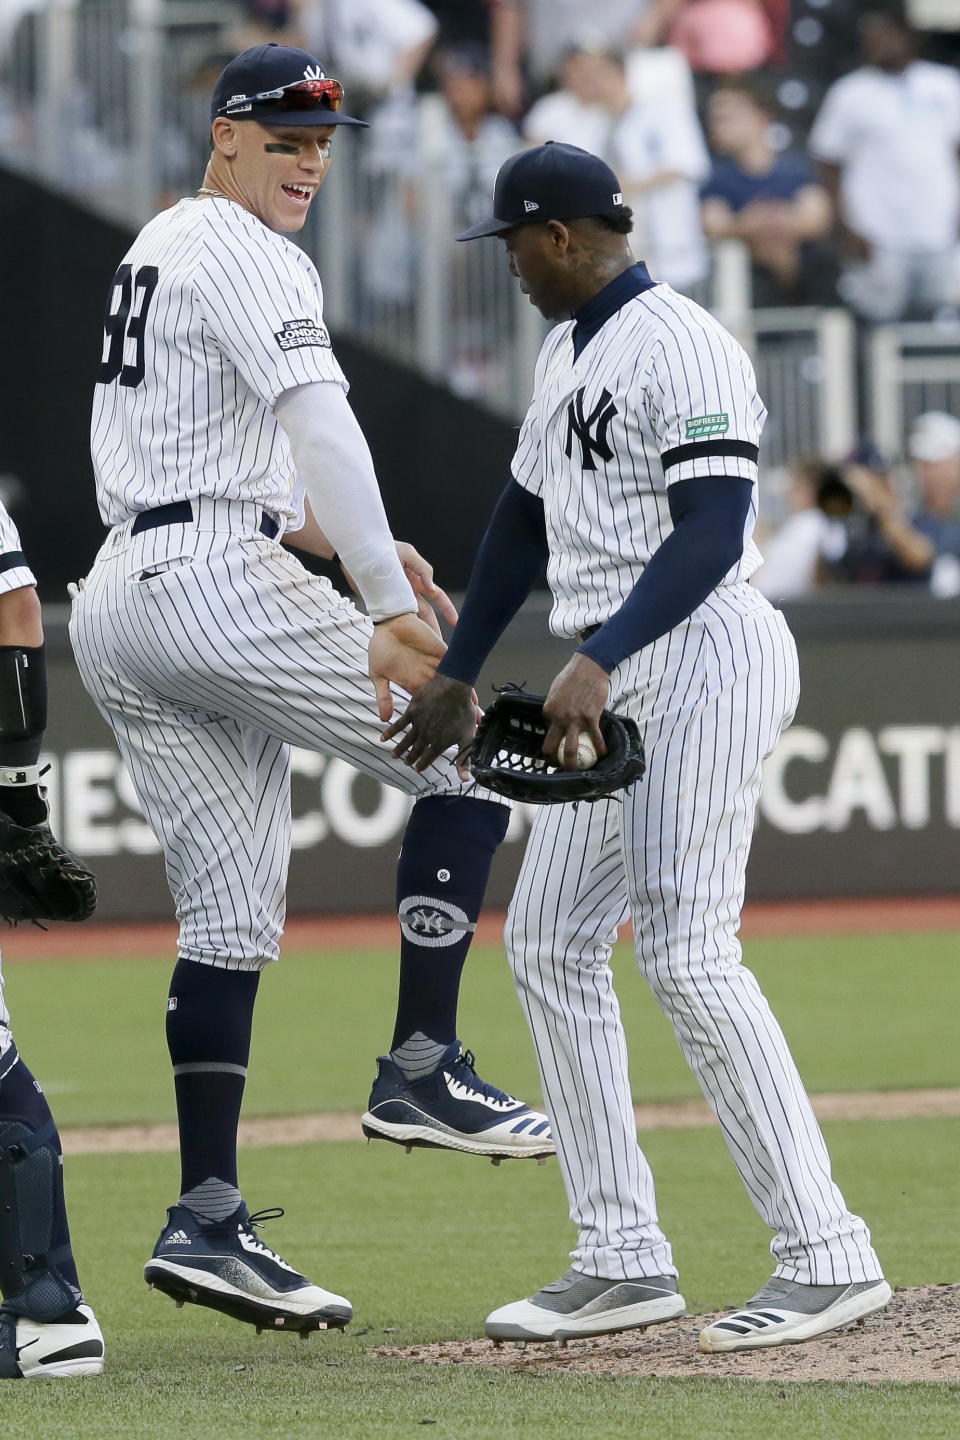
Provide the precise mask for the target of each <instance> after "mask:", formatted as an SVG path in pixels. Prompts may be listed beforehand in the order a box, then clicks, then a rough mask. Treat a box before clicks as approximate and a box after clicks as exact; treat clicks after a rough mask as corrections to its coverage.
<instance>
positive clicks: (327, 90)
mask: <svg viewBox="0 0 960 1440" xmlns="http://www.w3.org/2000/svg"><path fill="white" fill-rule="evenodd" d="M262 104H270V105H272V106H273V107H275V108H276V109H277V110H278V111H279V112H281V113H282V112H283V111H285V110H339V109H340V107H341V105H342V104H343V86H342V85H341V84H340V81H339V80H296V81H294V83H293V84H292V85H282V86H280V87H279V88H278V89H276V90H261V91H260V93H259V95H246V96H244V98H243V99H242V100H240V99H237V100H231V101H229V102H228V104H226V105H223V106H221V108H220V111H219V112H218V113H219V114H221V115H229V114H231V112H233V111H240V110H246V109H247V108H248V107H249V106H250V105H262Z"/></svg>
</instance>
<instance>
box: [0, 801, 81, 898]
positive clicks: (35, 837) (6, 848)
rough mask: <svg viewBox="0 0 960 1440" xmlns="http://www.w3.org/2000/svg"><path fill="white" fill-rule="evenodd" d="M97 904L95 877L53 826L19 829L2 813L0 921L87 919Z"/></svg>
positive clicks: (34, 826)
mask: <svg viewBox="0 0 960 1440" xmlns="http://www.w3.org/2000/svg"><path fill="white" fill-rule="evenodd" d="M96 903H97V882H96V879H95V878H94V876H93V875H91V873H90V871H89V870H88V869H87V868H86V866H85V865H83V864H82V862H81V861H79V860H78V859H77V857H76V855H71V853H70V851H69V850H66V849H65V848H64V847H63V846H62V845H61V844H60V842H59V840H57V839H56V838H55V836H54V834H53V831H52V830H51V829H50V827H49V825H17V824H16V823H15V822H14V821H13V820H11V819H10V817H9V815H6V814H4V812H3V811H2V810H0V917H2V918H3V919H4V920H9V921H11V923H12V924H14V925H16V924H19V922H20V921H21V920H33V921H35V922H37V923H38V924H39V923H40V922H41V921H44V920H87V919H89V917H90V916H91V915H92V914H93V912H94V908H95V906H96Z"/></svg>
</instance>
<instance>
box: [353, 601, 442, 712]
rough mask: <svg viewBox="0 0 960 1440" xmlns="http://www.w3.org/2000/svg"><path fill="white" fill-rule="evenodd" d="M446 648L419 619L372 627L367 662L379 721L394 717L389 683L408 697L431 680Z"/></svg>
mask: <svg viewBox="0 0 960 1440" xmlns="http://www.w3.org/2000/svg"><path fill="white" fill-rule="evenodd" d="M446 648H447V647H446V645H444V643H443V641H442V640H441V639H440V636H439V635H438V634H436V632H435V631H434V630H432V629H431V627H430V626H429V625H425V624H424V622H423V621H422V620H421V619H420V617H419V616H418V615H409V614H407V615H394V616H393V618H392V619H391V620H381V621H380V623H379V624H378V625H376V626H375V627H374V631H373V635H372V636H371V637H370V649H369V651H368V660H369V667H370V678H371V680H372V681H373V687H374V689H375V690H376V692H377V709H378V710H379V711H380V719H381V720H389V719H390V717H391V716H392V715H393V696H392V695H391V694H390V685H391V683H392V684H394V685H399V686H400V687H401V688H402V689H404V690H409V691H410V692H411V694H412V693H413V692H414V691H416V690H419V689H420V687H421V686H423V685H426V683H427V681H428V680H430V679H432V678H433V672H434V671H435V670H436V668H437V666H438V665H439V664H440V661H441V660H442V659H443V655H444V652H445V651H446Z"/></svg>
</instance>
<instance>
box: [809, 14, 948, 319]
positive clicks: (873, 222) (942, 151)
mask: <svg viewBox="0 0 960 1440" xmlns="http://www.w3.org/2000/svg"><path fill="white" fill-rule="evenodd" d="M860 34H861V41H862V45H863V52H864V56H865V58H866V60H867V64H866V65H864V66H862V67H861V68H860V69H858V70H854V71H853V72H852V73H851V74H850V75H845V76H844V77H843V78H842V79H840V80H838V81H836V83H835V84H834V85H832V86H831V87H830V89H829V90H828V91H827V95H826V97H825V99H824V102H823V106H822V107H821V110H820V113H819V115H818V116H817V118H816V121H815V122H814V126H813V129H812V131H811V133H810V142H809V143H810V151H811V154H812V155H813V156H814V157H815V158H816V159H818V160H819V161H821V162H822V174H823V179H824V183H825V184H826V185H827V187H828V188H829V189H830V190H831V191H832V192H833V193H834V194H835V195H838V196H839V213H840V217H841V221H842V239H843V242H844V248H845V249H846V252H847V255H848V257H849V259H850V260H851V262H852V263H851V264H850V265H849V268H848V269H847V271H846V273H845V274H844V276H843V277H842V279H841V291H842V294H843V297H844V299H846V300H847V301H848V303H849V304H850V305H852V306H853V308H854V309H855V310H857V311H858V313H859V314H860V315H862V316H863V317H864V318H865V319H868V320H874V321H890V320H899V319H902V318H904V317H911V318H912V317H929V316H931V315H934V314H936V313H937V312H938V311H943V310H946V309H950V308H953V307H955V306H956V303H957V300H958V269H957V240H958V219H960V164H958V156H957V147H958V145H960V75H958V73H957V71H956V70H954V69H953V68H952V67H951V66H948V65H935V64H932V63H930V62H928V61H925V60H918V59H917V58H916V45H915V39H914V36H913V33H912V31H911V30H910V28H909V26H907V25H906V24H905V22H904V21H902V20H900V19H898V18H897V17H896V16H894V15H891V14H889V13H887V12H885V11H880V10H871V11H868V12H867V13H866V14H865V15H864V16H863V17H862V19H861V22H860Z"/></svg>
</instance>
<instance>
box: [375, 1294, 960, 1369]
mask: <svg viewBox="0 0 960 1440" xmlns="http://www.w3.org/2000/svg"><path fill="white" fill-rule="evenodd" d="M718 1318H719V1313H718V1314H717V1315H688V1316H686V1317H685V1318H684V1319H682V1320H677V1321H671V1322H670V1323H669V1324H665V1325H654V1326H651V1327H650V1329H648V1330H647V1331H645V1333H644V1334H640V1333H639V1332H638V1331H632V1332H631V1331H628V1332H626V1333H625V1334H623V1335H609V1336H606V1337H602V1336H601V1337H598V1338H597V1339H595V1340H571V1341H570V1342H569V1343H568V1344H567V1345H566V1346H565V1347H561V1346H560V1345H557V1344H555V1343H553V1342H550V1343H548V1344H540V1343H537V1344H535V1343H534V1342H532V1341H531V1342H530V1344H529V1345H528V1346H527V1348H526V1349H525V1350H521V1349H520V1348H519V1346H517V1345H515V1344H511V1343H510V1342H508V1341H504V1343H503V1344H502V1345H501V1347H500V1348H499V1349H497V1348H496V1347H495V1346H494V1344H493V1341H492V1340H449V1341H445V1342H444V1343H442V1344H440V1345H416V1346H400V1345H390V1346H387V1345H384V1346H380V1347H378V1348H377V1349H375V1350H374V1351H373V1352H372V1353H373V1354H374V1355H382V1356H385V1357H388V1358H390V1359H394V1360H416V1361H420V1362H424V1361H426V1362H429V1363H430V1364H434V1365H498V1366H501V1367H503V1368H506V1369H510V1370H536V1371H537V1372H538V1373H539V1374H541V1375H549V1374H564V1373H570V1372H574V1373H576V1374H581V1375H634V1376H638V1377H646V1376H658V1377H662V1376H693V1377H695V1378H709V1379H714V1380H715V1379H725V1380H731V1379H736V1380H778V1381H783V1380H862V1381H866V1382H867V1383H868V1384H873V1385H877V1384H879V1383H880V1381H881V1380H900V1381H911V1380H943V1381H956V1380H960V1285H947V1284H943V1285H927V1286H923V1287H920V1288H918V1289H911V1290H898V1291H897V1292H896V1293H895V1295H894V1297H893V1299H892V1300H891V1301H890V1304H889V1305H888V1306H887V1308H886V1310H881V1311H880V1312H879V1313H878V1314H876V1315H870V1316H868V1317H867V1319H866V1320H864V1321H863V1323H862V1324H859V1325H854V1326H851V1327H850V1328H849V1329H847V1330H835V1331H833V1332H832V1333H831V1334H829V1335H824V1336H822V1337H821V1338H820V1339H818V1340H808V1341H807V1342H806V1344H804V1345H783V1346H780V1347H776V1346H774V1347H773V1348H771V1349H767V1350H754V1351H747V1352H745V1353H743V1354H739V1355H738V1354H734V1355H704V1354H702V1353H701V1351H700V1350H699V1349H698V1348H697V1337H698V1336H699V1334H700V1331H701V1330H702V1329H703V1327H704V1326H705V1325H707V1324H709V1323H710V1322H711V1321H713V1320H716V1319H718Z"/></svg>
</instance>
